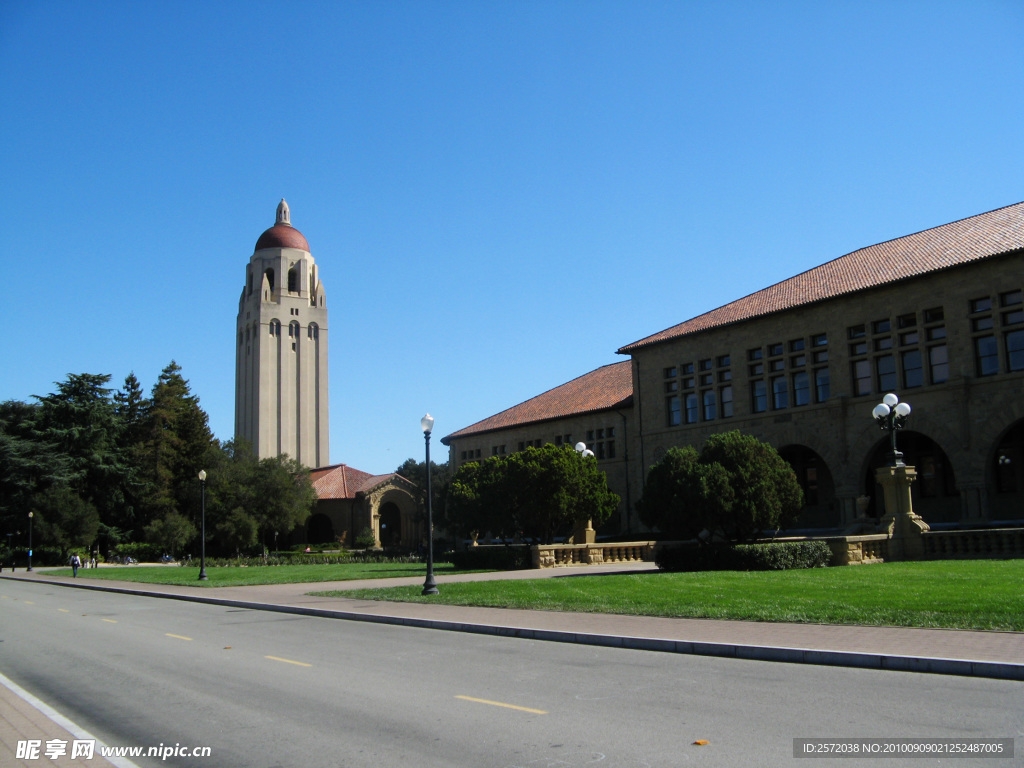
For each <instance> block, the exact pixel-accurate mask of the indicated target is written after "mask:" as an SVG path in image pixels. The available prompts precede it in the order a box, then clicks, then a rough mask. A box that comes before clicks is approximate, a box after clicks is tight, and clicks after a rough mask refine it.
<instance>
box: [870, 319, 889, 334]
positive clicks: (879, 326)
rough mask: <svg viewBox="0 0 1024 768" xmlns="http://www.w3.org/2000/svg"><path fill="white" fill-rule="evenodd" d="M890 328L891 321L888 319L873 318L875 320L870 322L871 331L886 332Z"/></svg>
mask: <svg viewBox="0 0 1024 768" xmlns="http://www.w3.org/2000/svg"><path fill="white" fill-rule="evenodd" d="M891 330H892V323H890V322H889V321H888V320H875V322H873V323H872V324H871V332H872V333H888V332H889V331H891Z"/></svg>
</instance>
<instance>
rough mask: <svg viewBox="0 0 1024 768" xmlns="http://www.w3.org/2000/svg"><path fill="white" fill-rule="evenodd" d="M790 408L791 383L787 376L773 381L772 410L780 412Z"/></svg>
mask: <svg viewBox="0 0 1024 768" xmlns="http://www.w3.org/2000/svg"><path fill="white" fill-rule="evenodd" d="M788 407H789V383H788V382H787V381H786V377H785V376H776V377H775V378H774V379H772V408H774V409H775V410H780V409H782V408H788Z"/></svg>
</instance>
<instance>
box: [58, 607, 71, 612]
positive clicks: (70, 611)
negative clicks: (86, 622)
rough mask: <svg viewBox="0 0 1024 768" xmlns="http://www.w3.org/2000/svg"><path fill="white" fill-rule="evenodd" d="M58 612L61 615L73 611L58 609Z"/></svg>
mask: <svg viewBox="0 0 1024 768" xmlns="http://www.w3.org/2000/svg"><path fill="white" fill-rule="evenodd" d="M57 610H58V611H60V612H61V613H71V611H69V610H68V609H67V608H58V609H57Z"/></svg>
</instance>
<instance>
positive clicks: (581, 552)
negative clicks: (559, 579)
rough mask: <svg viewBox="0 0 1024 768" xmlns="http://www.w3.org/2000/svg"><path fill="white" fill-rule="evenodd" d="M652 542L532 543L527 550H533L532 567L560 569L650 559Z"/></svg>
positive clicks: (651, 558) (651, 556)
mask: <svg viewBox="0 0 1024 768" xmlns="http://www.w3.org/2000/svg"><path fill="white" fill-rule="evenodd" d="M654 544H655V542H653V541H630V542H617V543H614V544H535V545H533V546H532V547H531V548H530V549H531V551H532V552H533V567H534V568H560V567H567V566H572V565H601V564H603V563H634V562H635V563H639V562H644V561H649V560H653V559H654Z"/></svg>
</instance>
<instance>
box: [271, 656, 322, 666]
mask: <svg viewBox="0 0 1024 768" xmlns="http://www.w3.org/2000/svg"><path fill="white" fill-rule="evenodd" d="M263 658H264V659H270V660H271V661H283V662H284V663H285V664H294V665H295V666H297V667H312V666H313V665H312V664H307V663H306V662H304V661H293V660H292V659H282V658H281V657H280V656H264V657H263Z"/></svg>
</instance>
